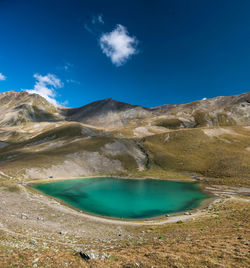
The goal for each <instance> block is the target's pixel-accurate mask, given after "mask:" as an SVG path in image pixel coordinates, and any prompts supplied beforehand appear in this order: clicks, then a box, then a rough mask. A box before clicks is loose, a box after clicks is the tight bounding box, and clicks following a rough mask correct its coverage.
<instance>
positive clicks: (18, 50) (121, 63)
mask: <svg viewBox="0 0 250 268" xmlns="http://www.w3.org/2000/svg"><path fill="white" fill-rule="evenodd" d="M249 14H250V1H248V0H237V1H236V0H234V1H232V0H225V1H224V0H209V1H208V0H202V1H200V0H188V1H187V0H174V1H173V0H171V1H168V0H154V1H147V0H133V1H132V0H126V1H111V0H105V1H102V0H100V1H97V0H91V1H88V0H86V1H83V0H35V1H34V0H0V92H4V91H7V90H15V91H20V90H30V92H37V93H41V94H42V95H43V96H45V97H47V98H48V99H49V100H50V101H51V102H52V103H53V102H54V103H55V102H56V103H58V104H66V105H67V106H71V107H78V106H82V105H84V104H87V103H89V102H92V101H95V100H99V99H104V98H108V97H112V98H114V99H116V100H119V101H124V102H128V103H131V104H139V105H143V106H147V107H150V106H156V105H161V104H167V103H184V102H190V101H194V100H197V99H202V98H204V97H207V98H210V97H215V96H218V95H233V94H240V93H243V92H247V91H249V87H250V18H249Z"/></svg>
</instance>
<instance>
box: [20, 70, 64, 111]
mask: <svg viewBox="0 0 250 268" xmlns="http://www.w3.org/2000/svg"><path fill="white" fill-rule="evenodd" d="M34 78H35V79H36V82H35V85H34V88H33V89H27V90H25V91H27V92H29V93H36V94H39V95H40V96H42V97H44V98H45V99H46V100H47V101H48V102H50V103H52V104H53V105H56V106H58V105H59V103H58V102H57V101H56V99H55V98H56V95H57V94H56V91H55V90H56V89H58V88H62V87H63V86H64V84H63V82H62V81H61V80H60V79H59V78H57V77H56V76H55V75H54V74H47V75H45V76H42V75H40V74H34Z"/></svg>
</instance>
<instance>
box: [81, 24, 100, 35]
mask: <svg viewBox="0 0 250 268" xmlns="http://www.w3.org/2000/svg"><path fill="white" fill-rule="evenodd" d="M84 29H85V30H86V31H87V32H89V33H90V34H92V35H95V36H96V35H97V33H96V32H95V31H94V30H92V28H91V27H89V26H88V24H87V23H85V24H84Z"/></svg>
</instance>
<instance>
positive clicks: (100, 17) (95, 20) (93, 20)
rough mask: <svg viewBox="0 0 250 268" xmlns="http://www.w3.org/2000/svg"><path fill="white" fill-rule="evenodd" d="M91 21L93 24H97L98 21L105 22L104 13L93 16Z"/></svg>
mask: <svg viewBox="0 0 250 268" xmlns="http://www.w3.org/2000/svg"><path fill="white" fill-rule="evenodd" d="M91 22H92V24H97V23H100V24H104V20H103V16H102V14H99V15H97V16H93V17H92V20H91Z"/></svg>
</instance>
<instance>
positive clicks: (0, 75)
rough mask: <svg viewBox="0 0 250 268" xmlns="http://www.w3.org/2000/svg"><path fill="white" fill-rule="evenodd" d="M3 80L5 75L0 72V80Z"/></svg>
mask: <svg viewBox="0 0 250 268" xmlns="http://www.w3.org/2000/svg"><path fill="white" fill-rule="evenodd" d="M4 80H6V76H5V75H3V74H2V73H0V81H4Z"/></svg>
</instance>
